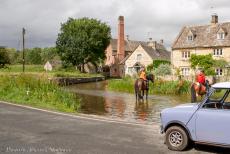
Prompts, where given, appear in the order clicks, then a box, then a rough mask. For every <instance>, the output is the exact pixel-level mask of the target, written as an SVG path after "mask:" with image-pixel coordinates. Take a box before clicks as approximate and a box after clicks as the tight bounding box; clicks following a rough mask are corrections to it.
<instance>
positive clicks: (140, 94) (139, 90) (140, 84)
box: [134, 74, 154, 101]
mask: <svg viewBox="0 0 230 154" xmlns="http://www.w3.org/2000/svg"><path fill="white" fill-rule="evenodd" d="M146 79H147V81H144V80H143V79H137V80H136V82H135V85H134V89H135V95H136V101H137V100H140V99H142V100H143V98H144V95H145V91H146V100H147V99H148V92H149V81H151V82H152V83H153V82H154V75H153V74H148V75H147V76H146Z"/></svg>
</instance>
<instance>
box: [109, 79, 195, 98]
mask: <svg viewBox="0 0 230 154" xmlns="http://www.w3.org/2000/svg"><path fill="white" fill-rule="evenodd" d="M134 82H135V79H132V78H129V77H127V78H124V79H111V80H109V81H108V86H107V88H108V89H109V90H112V91H119V92H128V93H134ZM190 85H191V83H190V82H189V81H184V80H180V81H179V80H177V81H163V80H156V81H155V82H154V84H153V83H151V82H150V85H149V87H150V90H149V93H150V94H188V93H189V92H190V91H189V88H190Z"/></svg>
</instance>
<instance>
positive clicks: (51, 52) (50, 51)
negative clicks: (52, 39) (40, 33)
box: [41, 47, 58, 63]
mask: <svg viewBox="0 0 230 154" xmlns="http://www.w3.org/2000/svg"><path fill="white" fill-rule="evenodd" d="M54 59H58V55H57V49H56V48H55V47H50V48H44V49H42V51H41V60H42V63H45V62H47V61H51V60H54Z"/></svg>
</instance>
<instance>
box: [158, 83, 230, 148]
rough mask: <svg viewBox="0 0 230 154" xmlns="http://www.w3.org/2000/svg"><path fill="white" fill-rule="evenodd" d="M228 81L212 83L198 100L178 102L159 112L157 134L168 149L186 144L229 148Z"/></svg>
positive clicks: (229, 87) (229, 90)
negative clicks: (184, 102) (163, 134)
mask: <svg viewBox="0 0 230 154" xmlns="http://www.w3.org/2000/svg"><path fill="white" fill-rule="evenodd" d="M229 93H230V82H221V83H216V84H214V85H212V86H211V87H210V88H209V90H208V92H207V95H206V96H205V97H204V99H203V101H202V102H200V103H189V104H182V105H179V106H176V107H172V108H167V109H164V110H162V111H161V113H160V117H161V133H165V144H166V145H167V146H168V148H169V149H171V150H176V151H182V150H184V149H186V147H188V145H189V144H190V143H201V144H209V145H217V146H224V147H230V94H229Z"/></svg>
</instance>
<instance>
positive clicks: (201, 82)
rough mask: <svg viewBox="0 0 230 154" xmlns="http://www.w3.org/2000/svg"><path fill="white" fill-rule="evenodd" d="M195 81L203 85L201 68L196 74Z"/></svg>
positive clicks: (203, 77)
mask: <svg viewBox="0 0 230 154" xmlns="http://www.w3.org/2000/svg"><path fill="white" fill-rule="evenodd" d="M196 81H197V82H199V83H200V84H202V85H205V74H204V71H203V70H200V71H199V72H198V74H197V76H196Z"/></svg>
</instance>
